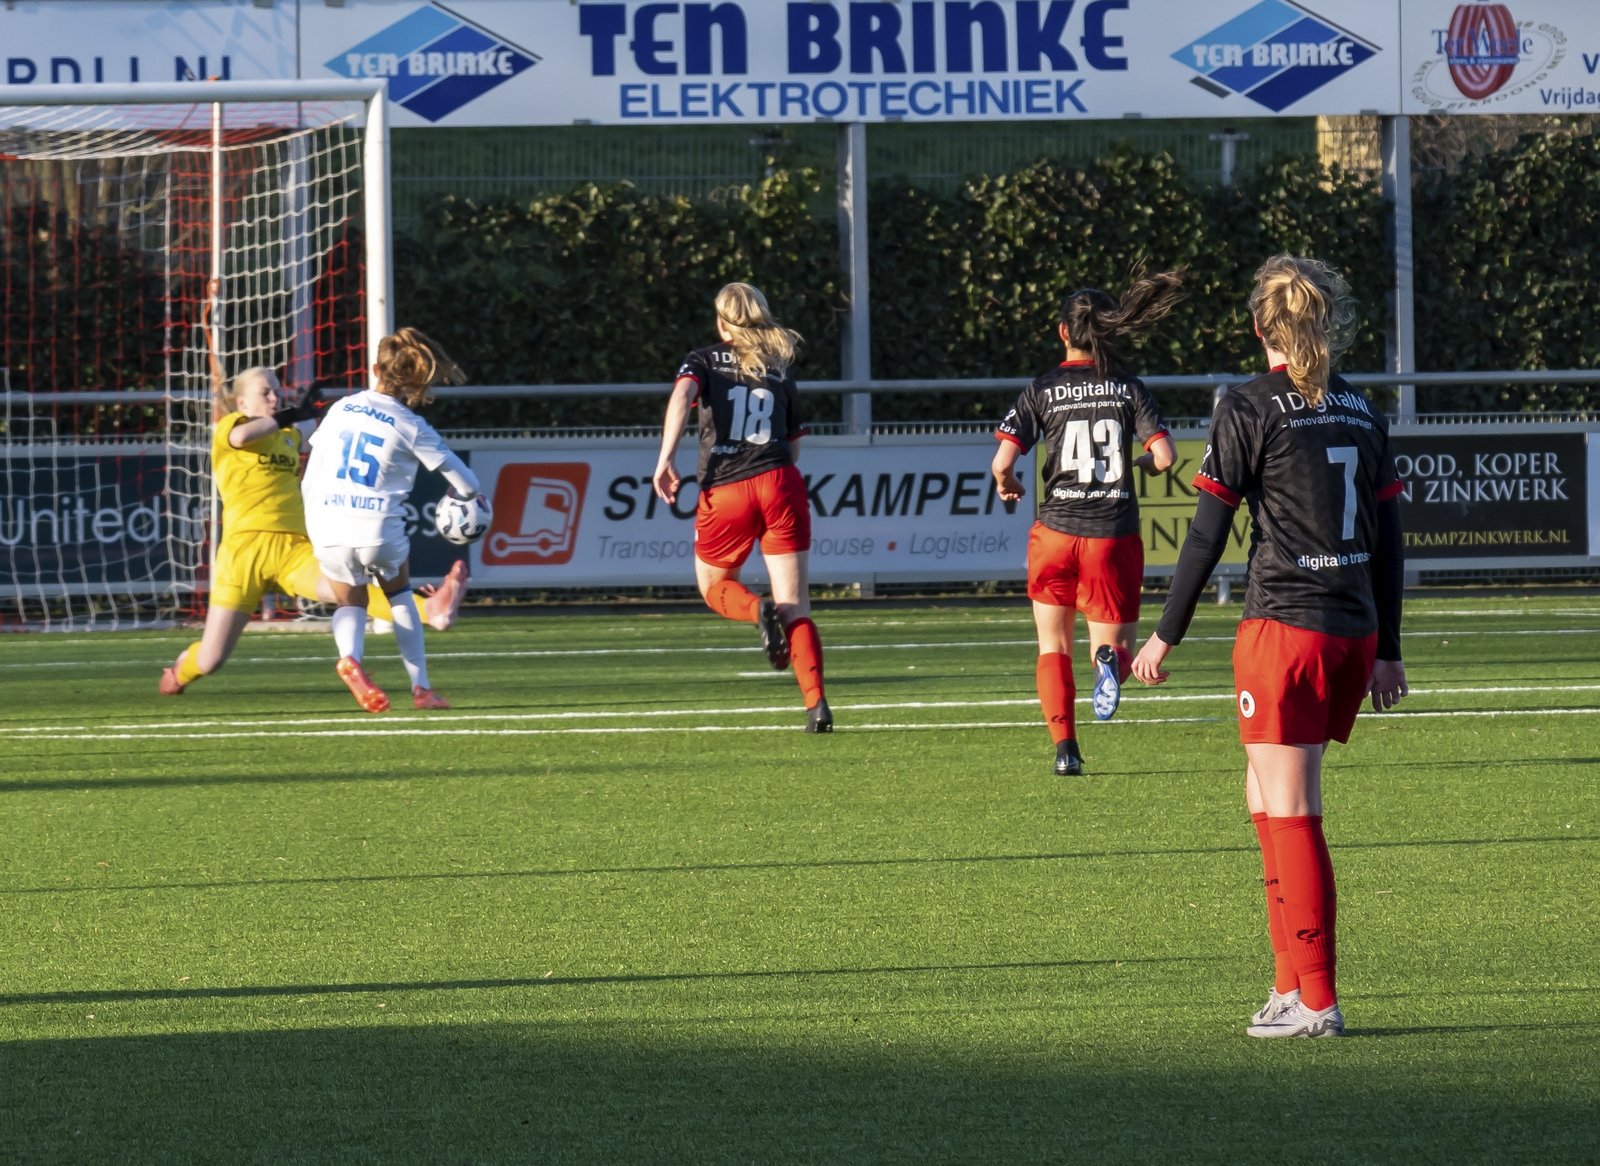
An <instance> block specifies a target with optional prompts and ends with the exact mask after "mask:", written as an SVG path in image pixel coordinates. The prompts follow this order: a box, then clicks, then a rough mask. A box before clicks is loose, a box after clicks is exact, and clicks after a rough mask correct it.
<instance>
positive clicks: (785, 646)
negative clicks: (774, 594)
mask: <svg viewBox="0 0 1600 1166" xmlns="http://www.w3.org/2000/svg"><path fill="white" fill-rule="evenodd" d="M756 626H757V627H758V628H760V629H761V650H762V651H763V652H765V653H766V654H767V663H769V664H771V665H772V670H773V671H774V672H782V671H783V670H784V669H785V668H787V667H788V666H789V637H788V636H786V635H784V633H783V620H782V619H781V618H780V617H779V616H778V605H777V604H776V603H774V602H772V600H770V599H763V600H762V601H761V606H760V607H759V608H758V609H757V611H756Z"/></svg>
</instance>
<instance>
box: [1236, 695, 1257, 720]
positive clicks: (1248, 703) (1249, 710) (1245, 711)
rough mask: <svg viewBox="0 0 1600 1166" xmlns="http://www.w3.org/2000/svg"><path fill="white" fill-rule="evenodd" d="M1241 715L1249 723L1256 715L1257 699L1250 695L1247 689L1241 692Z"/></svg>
mask: <svg viewBox="0 0 1600 1166" xmlns="http://www.w3.org/2000/svg"><path fill="white" fill-rule="evenodd" d="M1239 715H1240V716H1241V717H1243V718H1244V719H1245V720H1247V721H1248V720H1249V719H1250V718H1251V717H1253V716H1255V715H1256V698H1255V697H1253V696H1251V695H1250V690H1249V689H1247V688H1246V689H1241V690H1240V692H1239Z"/></svg>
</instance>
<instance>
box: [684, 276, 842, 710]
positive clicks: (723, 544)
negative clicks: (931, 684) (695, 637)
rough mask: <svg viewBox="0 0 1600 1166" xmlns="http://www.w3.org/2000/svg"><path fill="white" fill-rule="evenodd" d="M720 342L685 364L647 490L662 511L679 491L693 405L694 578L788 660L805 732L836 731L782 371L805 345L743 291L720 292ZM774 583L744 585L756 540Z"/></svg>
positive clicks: (755, 295)
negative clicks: (766, 593)
mask: <svg viewBox="0 0 1600 1166" xmlns="http://www.w3.org/2000/svg"><path fill="white" fill-rule="evenodd" d="M716 308H717V332H718V334H719V335H721V337H722V343H720V344H713V345H711V346H710V347H709V348H697V349H695V350H694V351H693V352H691V353H690V354H689V355H688V356H687V357H686V358H684V362H683V367H682V368H680V369H679V370H678V378H677V381H676V382H675V383H674V384H673V387H672V399H671V400H670V401H669V402H668V403H667V419H666V424H665V426H664V427H663V431H662V434H661V457H660V459H659V460H658V461H657V463H656V472H655V479H654V486H655V491H656V493H657V494H658V495H659V496H660V497H661V498H662V499H663V500H664V501H666V502H669V503H670V502H673V501H675V500H676V499H677V496H678V490H679V488H680V487H681V486H682V484H683V479H682V478H681V477H680V476H679V474H678V470H677V467H676V466H675V465H673V457H674V455H675V454H676V453H677V448H678V438H679V437H680V436H681V435H682V434H683V426H684V422H685V421H686V420H687V419H688V416H689V408H690V406H691V405H695V404H697V403H698V405H699V422H700V467H699V472H698V474H697V477H696V480H697V481H698V482H699V485H700V501H699V502H698V504H697V505H696V506H695V516H694V575H695V582H696V583H697V584H698V585H699V587H700V594H701V595H702V596H704V597H705V601H706V603H707V605H708V606H709V607H710V608H711V610H712V611H715V612H716V613H717V614H718V615H720V616H723V617H725V618H727V619H734V620H742V621H749V622H751V623H754V624H755V625H756V626H757V627H758V628H759V629H760V631H761V643H762V647H764V648H765V649H766V653H767V659H768V660H769V661H770V662H771V664H772V666H773V667H774V668H777V669H780V670H781V669H783V668H787V667H788V666H789V663H790V661H791V660H792V661H793V662H794V674H795V679H796V680H797V681H798V682H799V684H800V692H801V694H802V696H803V697H804V698H805V704H806V732H808V733H831V732H832V731H833V714H832V713H831V712H829V711H828V701H827V698H826V697H825V696H824V695H823V690H822V640H821V638H820V637H819V636H818V635H817V625H816V624H814V623H812V622H811V596H810V585H809V581H808V579H807V560H808V558H809V557H810V552H811V500H810V498H809V497H808V496H807V494H806V487H805V480H804V479H803V478H801V476H800V471H799V470H797V469H795V465H794V463H795V458H796V457H797V456H798V455H799V452H800V438H801V437H802V436H803V435H804V434H805V431H806V430H805V411H804V409H803V408H802V406H801V403H800V393H799V390H798V389H796V388H795V383H794V377H792V376H791V375H790V374H789V366H790V365H791V364H793V363H794V358H795V346H796V344H797V342H798V341H799V339H800V337H799V336H798V335H796V334H795V333H793V332H791V331H789V329H787V328H785V327H783V326H782V325H780V324H779V323H778V322H777V321H776V320H774V319H773V318H772V312H771V310H770V309H769V308H768V307H767V300H766V297H765V296H763V295H762V294H761V293H760V292H759V291H757V290H756V289H755V288H753V287H751V286H750V285H749V284H747V283H730V284H728V286H727V287H725V288H723V289H722V290H721V291H720V292H718V293H717V300H716ZM757 541H759V542H760V543H761V555H762V558H764V559H765V560H766V564H767V574H768V575H769V576H770V577H771V579H772V598H771V599H761V598H758V597H757V596H756V595H754V594H753V593H751V591H750V590H749V589H748V588H746V587H745V586H744V584H742V583H740V582H739V569H740V568H741V567H742V566H744V561H745V560H746V559H747V558H749V557H750V551H751V549H752V548H753V547H754V546H755V544H756V542H757Z"/></svg>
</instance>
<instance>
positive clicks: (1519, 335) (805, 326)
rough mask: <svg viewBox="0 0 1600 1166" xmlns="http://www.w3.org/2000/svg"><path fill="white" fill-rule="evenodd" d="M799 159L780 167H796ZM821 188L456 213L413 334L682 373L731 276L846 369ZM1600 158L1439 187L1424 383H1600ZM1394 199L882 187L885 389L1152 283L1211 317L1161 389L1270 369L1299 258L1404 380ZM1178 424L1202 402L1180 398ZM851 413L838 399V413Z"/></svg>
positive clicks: (566, 370)
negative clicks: (1279, 270) (1280, 290)
mask: <svg viewBox="0 0 1600 1166" xmlns="http://www.w3.org/2000/svg"><path fill="white" fill-rule="evenodd" d="M775 161H776V160H775ZM817 187H818V182H817V175H816V174H815V172H813V171H808V170H798V169H784V168H782V167H781V166H778V165H775V168H774V169H773V170H772V173H771V175H770V176H769V177H768V178H766V179H765V180H764V181H762V182H761V183H759V184H756V185H753V186H750V187H746V188H744V189H742V190H735V191H732V192H729V193H728V194H727V195H725V196H724V197H722V198H719V199H715V200H710V201H690V200H687V199H669V198H651V197H645V196H641V195H639V194H637V193H636V192H635V191H634V190H633V189H632V188H631V187H628V186H626V185H624V186H619V187H613V188H608V189H602V188H599V187H596V186H592V185H588V186H583V187H580V188H578V189H576V190H574V191H572V192H571V193H569V194H566V195H562V196H559V197H552V198H545V199H540V200H536V201H534V202H531V203H515V204H513V203H497V204H485V205H481V206H480V205H475V204H473V203H471V202H469V201H462V200H456V199H451V198H445V199H442V200H440V201H438V202H436V203H435V204H434V205H433V206H431V207H430V208H429V211H428V213H427V215H426V216H425V221H424V225H423V227H422V229H421V230H420V231H419V232H418V233H417V234H416V235H415V236H411V237H404V238H402V239H400V240H397V252H398V258H399V264H398V271H399V278H398V280H397V284H398V294H399V318H400V319H401V320H402V321H403V322H407V323H413V324H416V325H419V326H421V327H423V328H424V329H426V330H428V331H429V332H431V333H433V334H434V335H435V336H437V337H438V338H439V339H440V340H441V341H443V342H444V343H445V344H446V345H447V346H448V347H449V348H450V349H451V351H452V352H453V353H454V354H455V355H456V357H457V358H458V359H459V360H460V361H461V362H462V364H463V365H465V367H466V368H467V370H468V373H469V375H470V376H471V377H472V379H473V380H474V381H475V382H476V383H480V384H482V383H539V382H569V383H582V382H586V381H589V382H595V381H599V382H605V381H648V380H659V381H660V382H661V383H662V384H663V386H664V385H665V384H666V383H667V381H668V380H669V379H670V378H671V375H672V373H673V371H674V370H675V369H676V367H677V363H678V361H679V359H680V358H681V357H682V355H683V353H684V352H685V351H687V350H688V349H689V348H691V347H694V346H697V345H700V344H704V343H707V342H708V341H709V339H710V338H711V337H712V328H711V319H710V310H711V309H710V301H711V297H712V296H713V294H714V293H715V291H716V289H717V288H718V287H719V286H720V285H721V284H722V283H724V282H726V281H727V280H730V279H747V280H750V281H752V282H754V283H756V284H757V285H759V286H761V287H762V288H763V289H765V291H766V292H767V294H768V296H769V298H770V299H771V300H772V302H773V306H774V308H775V309H776V310H777V311H778V313H779V314H780V316H781V317H782V318H783V319H784V320H785V321H786V322H787V323H789V324H790V325H791V326H792V327H795V328H797V329H798V330H799V331H800V332H801V333H802V334H803V335H804V336H805V338H806V348H805V354H804V357H803V363H802V365H801V367H800V369H799V370H798V371H799V373H800V375H801V377H802V378H806V377H810V378H816V379H825V378H833V377H836V376H837V375H838V368H839V320H840V313H841V311H842V308H843V296H842V293H841V278H840V273H839V270H838V265H837V259H836V255H837V242H836V240H837V235H836V226H835V223H834V222H833V220H832V218H831V217H817V216H814V215H813V214H811V213H810V212H809V211H808V209H807V200H808V199H809V198H811V197H812V196H813V195H814V194H815V192H816V190H817ZM1597 187H1600V147H1597V145H1596V143H1595V140H1594V139H1590V138H1576V137H1573V138H1569V137H1544V136H1535V137H1530V138H1528V139H1525V140H1523V141H1522V142H1521V143H1519V145H1518V146H1517V147H1516V148H1515V149H1514V150H1512V151H1508V152H1506V153H1503V154H1497V155H1491V156H1487V157H1483V158H1479V159H1475V160H1471V161H1469V162H1468V163H1467V164H1465V165H1463V166H1462V167H1461V168H1460V169H1459V170H1457V171H1455V172H1452V173H1448V174H1445V175H1442V176H1439V177H1437V178H1435V179H1433V180H1432V181H1430V182H1428V183H1426V184H1423V185H1422V186H1421V187H1419V190H1418V198H1417V221H1418V236H1417V254H1418V256H1419V261H1418V265H1417V270H1418V292H1419V296H1418V312H1417V319H1418V331H1419V347H1418V357H1419V362H1420V363H1419V367H1422V368H1443V369H1454V368H1462V367H1466V368H1471V367H1529V366H1532V365H1536V364H1541V363H1543V364H1547V365H1548V366H1561V367H1572V366H1580V367H1581V366H1587V365H1590V364H1600V329H1597V328H1596V327H1595V324H1596V321H1595V319H1594V313H1595V311H1596V308H1595V302H1596V297H1595V296H1594V295H1593V294H1592V291H1593V289H1592V287H1591V280H1592V278H1593V277H1592V276H1591V274H1590V271H1591V268H1592V266H1593V264H1592V262H1591V260H1592V256H1593V254H1594V246H1595V242H1594V240H1595V237H1596V236H1595V223H1594V216H1595V214H1596V210H1595V208H1596V206H1597V205H1600V201H1597V200H1596V199H1595V198H1594V192H1595V190H1596V189H1597ZM1384 209H1385V208H1384V204H1383V201H1382V198H1381V196H1380V194H1379V192H1378V190H1377V188H1376V185H1375V184H1374V183H1373V182H1372V181H1371V180H1370V179H1369V178H1368V177H1366V176H1363V175H1358V174H1353V173H1346V172H1341V171H1340V170H1339V169H1337V168H1333V169H1331V170H1329V169H1324V168H1323V167H1322V166H1320V165H1319V164H1318V163H1317V162H1316V161H1315V160H1313V159H1307V158H1284V159H1279V160H1278V161H1276V162H1274V163H1273V164H1271V165H1270V166H1267V167H1265V168H1263V169H1262V170H1260V171H1259V172H1256V173H1254V174H1248V175H1244V176H1241V179H1240V181H1239V183H1238V185H1237V186H1236V187H1234V188H1231V189H1221V190H1219V189H1217V188H1214V187H1208V186H1205V185H1203V184H1200V183H1197V182H1195V181H1193V180H1192V179H1191V178H1190V177H1189V176H1188V175H1186V174H1185V173H1184V172H1183V170H1182V169H1181V168H1180V167H1179V166H1178V165H1177V164H1176V163H1174V162H1173V161H1172V160H1171V159H1170V158H1168V157H1166V156H1164V155H1161V156H1151V155H1149V154H1140V153H1137V152H1134V151H1132V150H1122V151H1119V152H1118V153H1116V154H1114V155H1113V156H1111V157H1108V158H1104V159H1102V160H1100V161H1099V162H1097V163H1095V164H1094V165H1093V166H1092V167H1088V168H1078V167H1072V166H1065V165H1062V164H1060V163H1058V162H1054V161H1051V160H1048V159H1046V160H1042V161H1039V162H1037V163H1035V164H1034V165H1031V166H1028V167H1025V168H1023V169H1020V170H1018V171H1016V172H1014V173H1011V174H1005V175H999V176H996V177H989V178H983V179H980V180H977V181H974V182H971V183H969V184H967V185H965V186H963V187H962V188H960V189H959V190H958V191H957V192H956V193H955V194H953V195H948V196H947V195H941V194H937V193H933V192H930V191H927V190H920V189H917V188H915V187H913V186H909V185H906V184H904V183H900V184H896V183H880V184H877V185H875V186H874V187H873V190H872V200H871V247H872V250H871V259H872V293H873V294H872V306H873V370H874V373H875V375H877V376H878V377H880V378H901V377H923V376H927V377H980V376H1018V377H1022V376H1027V375H1031V374H1033V373H1035V372H1037V371H1039V370H1040V369H1043V368H1047V367H1049V365H1050V364H1051V363H1052V362H1053V361H1055V360H1058V359H1059V352H1060V349H1059V342H1058V341H1057V340H1056V338H1055V334H1054V320H1055V316H1056V311H1057V309H1058V306H1059V304H1060V302H1061V300H1062V298H1063V297H1064V296H1065V295H1066V293H1068V292H1069V291H1071V290H1072V289H1073V288H1075V287H1080V286H1083V285H1098V286H1102V287H1107V288H1112V289H1115V288H1117V287H1119V286H1121V285H1122V284H1123V283H1124V282H1125V281H1126V279H1127V278H1128V275H1129V273H1130V272H1132V271H1134V270H1136V269H1137V268H1138V267H1139V266H1140V265H1141V264H1143V265H1146V266H1148V267H1149V268H1151V269H1161V268H1165V267H1169V266H1176V265H1180V264H1181V265H1186V266H1187V267H1188V268H1189V269H1190V273H1191V275H1190V280H1189V287H1190V296H1189V298H1188V299H1187V300H1186V301H1185V302H1184V304H1183V305H1182V306H1181V307H1180V308H1179V309H1178V311H1177V312H1176V313H1174V315H1173V316H1172V317H1171V318H1170V319H1169V320H1168V321H1167V322H1166V323H1165V324H1163V325H1162V327H1161V328H1160V329H1159V331H1158V332H1157V333H1156V334H1154V335H1152V336H1150V337H1147V338H1145V339H1142V340H1140V341H1136V342H1134V343H1133V344H1132V345H1131V346H1130V347H1131V350H1132V354H1133V358H1134V362H1135V364H1136V367H1138V368H1139V369H1141V370H1143V371H1145V372H1148V373H1152V374H1154V373H1179V372H1208V371H1216V370H1225V371H1259V370H1260V369H1262V367H1263V360H1262V353H1261V348H1260V345H1259V342H1257V341H1256V339H1255V337H1254V336H1253V335H1252V334H1251V329H1250V320H1249V314H1248V311H1247V308H1246V306H1245V304H1246V299H1247V297H1248V294H1249V290H1250V286H1251V281H1250V276H1251V273H1252V272H1253V271H1254V270H1255V267H1256V266H1257V265H1258V264H1259V263H1260V262H1261V260H1262V259H1264V258H1265V257H1266V256H1268V255H1271V254H1273V253H1275V252H1278V251H1289V252H1294V253H1299V254H1311V255H1317V256H1320V257H1322V258H1324V259H1327V260H1328V261H1329V262H1331V263H1333V264H1335V265H1336V266H1337V267H1339V268H1340V269H1342V270H1343V271H1344V272H1345V274H1346V276H1347V277H1348V278H1349V280H1350V283H1351V286H1352V288H1353V290H1354V292H1355V295H1356V297H1357V300H1358V302H1359V304H1360V313H1361V328H1360V334H1359V337H1358V340H1357V343H1356V345H1355V347H1354V349H1353V350H1352V351H1351V353H1350V354H1349V356H1347V357H1346V358H1345V360H1344V362H1343V365H1342V367H1343V368H1344V369H1346V370H1357V371H1364V370H1372V369H1377V368H1381V367H1383V362H1384V339H1383V331H1384V321H1385V318H1386V317H1387V314H1388V307H1387V300H1388V295H1389V292H1390V288H1391V287H1392V272H1391V269H1390V259H1389V252H1388V244H1387V227H1386V217H1385V213H1384ZM1163 397H1164V399H1163V406H1164V407H1165V409H1166V410H1167V412H1168V413H1169V414H1173V415H1194V414H1199V413H1205V412H1209V409H1210V401H1209V397H1208V394H1206V393H1204V392H1178V393H1166V394H1163ZM1591 399H1592V394H1591V393H1590V391H1589V390H1587V389H1569V390H1558V391H1554V392H1548V391H1525V392H1499V391H1497V390H1487V391H1483V392H1464V391H1462V390H1438V391H1433V392H1424V393H1423V395H1422V400H1421V404H1422V406H1423V408H1425V409H1428V408H1433V409H1448V408H1487V407H1498V408H1506V407H1511V408H1516V407H1521V406H1524V405H1526V406H1528V407H1534V408H1548V407H1555V406H1560V407H1571V406H1574V405H1582V404H1586V403H1588V402H1589V401H1590V400H1591ZM1004 404H1005V397H1004V395H1001V394H971V395H967V396H965V397H962V398H954V397H951V396H946V397H943V398H931V397H927V396H905V397H899V398H896V397H880V398H879V399H878V401H877V402H876V403H875V411H876V415H877V416H879V417H880V418H895V417H901V418H910V417H940V418H953V417H994V416H997V415H998V414H999V412H1000V411H1002V409H1003V406H1004ZM817 405H818V412H819V415H822V416H833V415H836V413H835V410H836V409H837V404H836V402H831V401H827V400H822V401H819V402H818V403H817ZM660 408H661V402H660V400H659V399H654V398H651V399H644V398H633V399H594V400H585V399H583V398H571V399H563V400H551V401H534V402H484V403H480V404H473V405H453V406H441V407H440V408H439V413H440V420H441V422H442V423H444V424H449V425H466V424H472V425H491V424H492V425H499V424H518V425H550V424H618V423H625V422H641V421H653V420H656V419H658V416H659V412H660Z"/></svg>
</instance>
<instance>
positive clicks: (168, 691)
mask: <svg viewBox="0 0 1600 1166" xmlns="http://www.w3.org/2000/svg"><path fill="white" fill-rule="evenodd" d="M188 653H189V649H188V648H185V649H184V650H183V651H181V652H179V653H178V658H177V659H176V660H174V661H173V662H172V666H171V667H170V668H163V669H162V670H161V695H162V696H182V695H183V689H184V686H183V684H182V682H180V681H179V680H178V665H180V664H182V663H183V658H184V656H186V655H188Z"/></svg>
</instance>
